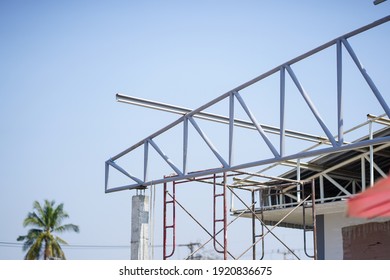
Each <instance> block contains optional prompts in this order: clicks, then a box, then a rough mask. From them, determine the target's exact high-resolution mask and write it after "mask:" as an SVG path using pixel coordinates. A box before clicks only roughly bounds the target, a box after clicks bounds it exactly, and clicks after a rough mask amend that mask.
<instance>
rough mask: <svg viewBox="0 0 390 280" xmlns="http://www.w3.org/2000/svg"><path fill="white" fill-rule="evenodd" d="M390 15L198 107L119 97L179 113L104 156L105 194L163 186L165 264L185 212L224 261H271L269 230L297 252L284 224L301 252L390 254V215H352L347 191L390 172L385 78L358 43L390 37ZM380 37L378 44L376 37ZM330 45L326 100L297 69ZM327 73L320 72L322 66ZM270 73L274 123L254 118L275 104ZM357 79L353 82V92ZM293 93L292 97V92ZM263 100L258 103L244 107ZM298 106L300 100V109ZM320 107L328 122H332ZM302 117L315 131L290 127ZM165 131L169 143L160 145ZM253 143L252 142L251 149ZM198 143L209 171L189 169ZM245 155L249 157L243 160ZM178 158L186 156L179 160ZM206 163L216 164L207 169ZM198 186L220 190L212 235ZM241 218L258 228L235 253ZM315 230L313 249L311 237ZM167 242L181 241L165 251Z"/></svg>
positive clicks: (355, 255) (389, 111)
mask: <svg viewBox="0 0 390 280" xmlns="http://www.w3.org/2000/svg"><path fill="white" fill-rule="evenodd" d="M389 20H390V16H387V17H385V18H382V19H380V20H378V21H375V22H373V23H371V24H369V25H366V26H363V27H361V28H359V29H356V30H354V31H352V32H350V33H347V34H345V35H343V36H340V37H338V38H336V39H334V40H331V41H329V42H327V43H325V44H323V45H321V46H319V47H317V48H315V49H313V50H311V51H309V52H307V53H304V54H302V55H300V56H298V57H296V58H294V59H292V60H290V61H287V62H286V63H283V64H281V65H279V66H277V67H275V68H273V69H271V70H269V71H267V72H265V73H263V74H262V75H260V76H258V77H256V78H254V79H252V80H250V81H248V82H246V83H244V84H242V85H240V86H238V87H236V88H234V89H232V90H230V91H228V92H226V93H225V94H223V95H221V96H219V97H217V98H215V99H213V100H212V101H210V102H208V103H206V104H204V105H202V106H200V107H199V108H197V109H189V108H184V107H180V106H176V105H170V104H164V103H159V102H156V101H151V100H145V99H141V98H136V97H131V96H127V95H124V94H117V100H118V101H120V102H124V103H128V104H133V105H138V106H144V107H147V108H152V109H157V110H162V111H167V112H170V113H174V114H179V115H180V117H179V118H178V119H177V120H176V121H174V122H172V123H171V124H169V125H167V126H166V127H164V128H162V129H160V130H158V131H157V132H155V133H153V134H152V135H149V136H148V137H146V138H144V139H143V140H141V141H139V142H138V143H136V144H134V145H132V146H131V147H129V148H128V149H126V150H124V151H123V152H121V153H119V154H117V155H115V156H113V157H111V158H110V159H109V160H107V161H106V163H105V164H106V165H105V166H106V169H105V178H106V181H105V192H106V193H112V192H117V191H123V190H133V189H134V190H136V189H145V188H148V187H150V186H152V185H161V186H162V187H163V188H164V191H163V194H164V197H163V209H164V210H163V212H164V213H163V219H164V221H163V229H162V232H163V243H164V244H163V259H169V258H171V257H173V256H174V253H175V242H176V241H175V240H176V237H177V236H176V226H177V225H176V216H175V215H176V211H177V209H178V208H180V209H181V210H183V211H184V212H186V213H187V214H188V216H189V217H190V218H192V219H193V220H194V221H195V222H196V223H197V224H198V225H199V226H200V227H201V228H202V229H203V230H204V231H205V233H206V234H207V235H208V236H209V240H208V241H207V242H205V243H204V244H202V245H201V246H199V248H198V249H200V248H202V247H203V246H204V245H205V244H207V243H209V242H211V243H213V246H214V248H215V251H216V252H218V253H220V254H221V255H223V258H224V259H240V258H242V257H243V256H244V255H247V254H248V253H249V252H250V253H251V255H252V258H253V259H262V258H264V240H265V237H266V236H267V235H272V236H273V237H274V238H276V239H277V240H278V241H280V242H281V244H283V245H284V246H285V247H286V250H287V251H286V252H288V253H289V254H292V255H293V256H295V257H296V258H299V257H298V256H297V255H296V253H295V252H294V250H293V249H291V248H289V246H288V245H287V244H285V243H284V242H283V240H281V238H279V237H278V236H277V235H276V234H275V233H274V231H273V230H274V229H275V228H276V227H287V228H296V229H300V230H302V231H303V236H304V242H303V247H304V251H305V254H306V256H307V257H310V258H314V259H361V258H363V259H390V250H388V248H389V246H390V244H389V242H390V238H389V237H390V222H389V218H378V219H374V220H363V219H352V218H350V217H347V216H346V214H345V213H346V207H347V203H346V201H347V199H348V198H349V197H351V196H353V195H355V194H357V193H359V192H361V191H363V190H365V189H366V188H369V187H371V186H372V185H373V184H374V182H375V181H376V180H377V179H379V178H381V177H386V176H387V173H388V172H389V170H390V120H389V117H390V108H389V91H390V85H389V79H387V81H384V80H383V78H380V79H381V83H380V85H381V87H382V89H379V87H378V86H377V84H376V83H375V82H374V80H375V77H374V76H372V75H370V74H369V69H366V68H365V67H364V66H363V64H362V63H361V61H360V60H359V58H358V55H357V53H356V52H355V50H354V48H353V47H352V44H351V43H350V41H353V40H354V39H355V38H356V37H359V36H363V35H364V34H367V33H370V32H371V31H372V29H376V30H378V31H377V32H383V38H385V37H387V35H388V34H389V25H388V24H387V23H388V21H389ZM356 40H358V39H356ZM373 44H374V46H375V42H374V43H373ZM329 50H334V62H335V63H334V65H333V67H332V68H331V69H332V71H333V72H332V73H331V74H330V75H332V74H333V73H334V81H335V83H334V85H333V86H332V87H330V89H333V91H332V92H330V90H328V89H326V91H329V92H326V95H327V97H326V99H325V100H327V101H329V102H324V101H323V99H321V98H323V95H324V92H322V90H321V89H320V92H318V93H316V92H311V91H310V90H306V89H305V87H304V83H303V82H302V80H301V79H298V76H300V75H298V73H302V68H300V64H304V63H305V62H306V61H309V62H308V63H310V61H311V60H313V59H314V58H315V57H316V56H320V55H321V54H323V53H325V54H324V55H329ZM332 52H333V51H332ZM388 58H389V55H388V54H384V55H383V56H382V59H383V60H386V59H387V62H384V64H385V65H387V66H388V64H389V63H388V62H389V61H388ZM347 59H348V60H347ZM314 61H316V60H315V59H314ZM348 63H349V64H348ZM351 65H352V66H353V67H352V66H351ZM304 67H306V66H303V68H304ZM299 69H301V71H300V70H299ZM319 69H322V68H321V65H316V67H315V69H312V68H310V69H309V71H311V72H313V71H319V73H320V70H319ZM326 69H327V68H325V67H324V69H323V71H325V70H326ZM351 69H353V71H356V72H357V73H358V79H357V77H356V76H353V78H351V79H349V78H348V77H349V76H348V74H347V73H346V72H347V71H352V70H351ZM375 73H378V71H377V72H375ZM301 75H302V74H301ZM323 75H324V74H322V73H321V74H318V79H317V80H316V81H306V82H307V83H310V82H312V83H313V84H314V85H315V84H316V83H323V84H328V83H329V81H328V80H327V79H325V81H323V80H322V79H323V77H322V76H323ZM269 80H271V81H276V84H277V90H276V93H275V92H272V96H273V97H275V96H276V97H277V98H276V100H277V102H276V106H274V107H273V108H274V110H273V111H272V112H273V114H271V115H272V116H271V118H272V117H273V118H274V119H276V121H275V120H273V121H272V123H273V125H269V124H263V123H261V122H259V121H258V119H259V118H258V116H259V115H260V116H261V120H263V118H264V114H262V110H266V109H267V106H268V104H270V105H269V106H273V104H274V103H272V102H271V101H269V100H268V98H269V96H270V95H267V93H266V91H267V90H268V89H269V88H267V90H264V88H262V87H261V85H262V84H263V83H265V84H267V85H268V81H269ZM349 83H351V84H352V86H351V87H350V88H348V89H347V86H348V85H349ZM310 85H311V84H310ZM354 85H358V86H356V87H353V86H354ZM251 89H253V91H251ZM291 91H294V92H295V94H296V95H295V96H294V97H292V96H293V95H292V93H291ZM253 92H255V93H253ZM309 92H311V94H309ZM319 95H320V96H319ZM256 97H257V98H258V99H256V100H257V101H255V102H253V101H250V102H248V100H250V98H256ZM366 98H367V100H370V101H369V102H368V101H366ZM253 100H255V99H253ZM321 100H322V101H321ZM298 102H300V103H299V104H301V105H300V106H301V107H299V108H298V109H297V107H296V105H295V104H296V103H298ZM370 102H371V103H370ZM260 104H261V105H260ZM371 104H374V105H372V106H371ZM221 107H223V109H222V110H220V111H223V112H227V114H226V115H223V114H221V113H219V112H220V111H219V112H218V113H214V112H213V110H214V111H215V110H217V109H216V108H218V109H219V108H221ZM259 107H261V109H259ZM320 112H322V113H324V112H325V113H327V114H330V115H331V116H332V117H331V118H324V117H323V115H322V114H321V113H320ZM238 115H240V117H238ZM268 115H270V114H268ZM291 116H292V117H291ZM299 116H301V118H300V120H301V122H304V123H299V124H296V126H297V127H303V128H304V129H305V128H306V126H307V128H308V130H309V131H312V130H311V129H310V128H309V127H311V125H313V126H315V127H316V128H317V129H318V130H316V133H312V132H302V131H298V130H295V129H288V127H289V126H293V125H292V124H291V122H294V121H295V120H294V118H299ZM329 119H330V120H332V121H333V123H330V121H329ZM213 124H216V125H219V126H218V129H215V130H214V128H215V126H213ZM210 127H212V128H211V129H210ZM220 127H223V128H220ZM178 131H180V132H179V133H178ZM221 133H222V134H221ZM223 133H225V134H223ZM172 135H173V136H172ZM216 135H219V137H216ZM164 137H165V138H168V139H170V141H168V144H167V142H164V141H163V140H162V139H164ZM196 137H197V138H196ZM195 138H196V140H195ZM249 140H251V141H252V142H251V143H255V145H254V146H250V144H248V143H249V142H247V141H249ZM175 141H176V142H175ZM177 143H179V145H178V144H177ZM169 145H173V146H174V149H173V150H174V152H173V153H172V154H170V153H167V152H166V150H168V149H169V148H167V147H168V146H169ZM201 145H203V146H202V149H201V151H202V152H199V153H201V154H202V155H201V156H202V157H204V158H207V160H204V161H203V163H204V165H205V168H201V169H192V166H196V164H194V162H193V161H194V159H193V158H196V156H197V155H196V151H200V148H198V147H200V146H201ZM178 147H180V148H179V149H178ZM205 147H206V148H205ZM194 151H195V152H194ZM204 151H206V152H204ZM221 151H224V152H221ZM244 154H245V155H247V158H248V159H246V158H245V159H244V160H243V158H244V157H243V155H244ZM132 155H136V156H138V157H139V158H138V160H137V161H136V162H137V164H138V165H139V166H140V167H142V168H141V169H142V171H141V172H138V174H135V173H134V172H133V171H132V170H130V169H131V167H130V168H129V164H126V158H127V157H129V156H132ZM237 155H239V156H237ZM174 158H176V159H177V158H179V159H180V161H181V164H180V165H178V164H177V162H175V160H173V159H174ZM152 160H156V161H158V162H159V163H161V166H162V168H161V169H159V170H151V168H150V166H151V161H152ZM198 160H199V159H198ZM207 161H210V162H211V163H210V164H209V163H207V164H206V162H207ZM132 162H134V161H132ZM209 165H212V166H211V167H210V166H209ZM138 169H139V168H138ZM254 169H256V170H254ZM134 170H136V169H134ZM113 172H117V173H119V174H120V175H122V176H125V177H126V178H127V180H128V184H125V185H119V186H118V185H116V181H115V180H114V179H112V177H111V176H112V173H113ZM161 172H164V173H163V174H161ZM194 182H197V183H204V184H207V185H210V186H211V187H212V188H213V192H212V193H213V194H212V201H213V211H212V221H213V222H212V223H213V224H212V230H209V229H208V227H207V226H204V225H203V224H202V223H200V222H199V221H198V220H197V219H196V218H195V217H194V216H193V215H191V213H190V211H188V210H187V209H186V207H185V206H184V205H183V204H181V203H180V202H179V201H180V199H179V198H178V197H177V188H178V187H179V186H178V185H179V184H186V183H191V184H192V183H194ZM238 218H247V219H251V229H250V231H251V233H252V234H251V236H252V240H251V241H250V243H251V245H250V246H248V247H247V248H243V250H242V253H239V254H237V253H232V252H230V251H229V244H228V236H227V231H228V228H229V226H230V225H231V223H233V222H234V221H235V220H236V219H238ZM309 235H310V238H309V239H310V240H311V241H310V242H312V243H311V244H308V240H307V239H308V238H307V237H308V236H309ZM168 245H173V246H172V248H168ZM309 248H310V249H309ZM362 252H364V255H362ZM195 253H196V250H192V252H191V254H190V255H189V256H188V257H187V258H188V259H190V258H191V256H193V254H195Z"/></svg>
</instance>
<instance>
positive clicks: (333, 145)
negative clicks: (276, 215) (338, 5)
mask: <svg viewBox="0 0 390 280" xmlns="http://www.w3.org/2000/svg"><path fill="white" fill-rule="evenodd" d="M389 20H390V16H387V17H385V18H382V19H380V20H378V21H375V22H373V23H371V24H369V25H366V26H364V27H361V28H359V29H357V30H355V31H353V32H350V33H347V34H345V35H343V36H341V37H338V38H336V39H334V40H332V41H330V42H328V43H326V44H323V45H321V46H319V47H317V48H315V49H313V50H311V51H309V52H307V53H305V54H303V55H300V56H298V57H296V58H294V59H292V60H290V61H288V62H286V63H283V64H282V65H279V66H277V67H275V68H273V69H271V70H270V71H268V72H266V73H264V74H262V75H260V76H258V77H256V78H254V79H252V80H250V81H248V82H246V83H244V84H242V85H240V86H238V87H236V88H234V89H232V90H230V91H228V92H226V93H225V94H223V95H221V96H219V97H217V98H215V99H214V100H212V101H210V102H208V103H206V104H204V105H203V106H201V107H199V108H197V109H195V110H191V109H187V108H181V107H178V106H173V105H168V104H162V103H157V102H154V101H148V100H142V99H139V98H134V97H129V96H125V95H120V94H118V95H117V98H118V100H119V101H122V102H127V103H131V104H136V105H142V106H146V107H151V108H155V109H160V110H165V111H169V112H173V113H177V114H181V115H182V116H181V117H179V118H178V119H177V120H176V121H174V122H173V123H171V124H170V125H168V126H166V127H164V128H162V129H160V130H158V131H157V132H155V133H153V134H152V135H150V136H148V137H146V138H144V139H143V140H141V141H140V142H138V143H136V144H135V145H133V146H131V147H130V148H128V149H126V150H124V151H123V152H121V153H119V154H117V155H115V156H113V157H111V158H110V159H109V160H107V161H106V163H105V192H106V193H111V192H116V191H121V190H129V189H137V188H145V187H147V186H150V185H152V184H153V185H154V184H161V183H166V182H170V181H177V180H184V179H191V178H196V177H201V176H205V175H211V174H216V173H224V172H231V171H237V170H244V169H246V168H250V167H255V166H262V165H266V164H282V163H284V164H286V163H288V162H291V161H297V162H298V165H299V162H300V160H301V159H304V158H309V157H314V156H320V155H324V154H332V153H337V152H342V151H349V150H356V149H361V148H365V147H370V149H371V151H372V150H373V147H374V146H376V145H380V144H384V143H387V142H389V141H390V136H382V137H376V138H374V137H370V138H369V139H361V140H360V141H356V142H353V143H348V142H345V141H344V135H345V133H346V132H345V131H344V130H345V128H344V124H343V123H344V118H343V111H344V108H345V106H347V104H344V103H343V91H342V84H343V75H342V50H343V49H345V50H346V52H347V53H348V54H349V55H350V57H351V58H352V60H353V62H354V63H355V65H356V67H357V69H358V70H359V71H360V73H361V75H362V77H363V79H364V81H365V82H366V83H367V84H368V86H369V88H370V89H371V91H372V94H373V95H374V96H375V98H376V100H377V101H378V104H379V105H380V106H381V108H382V109H383V111H384V112H385V115H384V116H382V117H386V116H387V118H389V117H390V108H389V105H388V103H387V101H386V100H385V98H384V96H383V95H382V94H381V92H380V91H379V89H378V88H377V86H376V85H375V83H374V82H373V80H372V78H371V77H370V75H369V74H368V72H367V70H366V69H365V68H364V67H363V65H362V64H361V62H360V61H359V59H358V57H357V55H356V53H355V52H354V50H353V49H352V47H351V45H350V43H349V41H348V39H349V38H351V37H353V36H355V35H358V34H360V33H362V32H365V31H367V30H369V29H371V28H373V27H376V26H378V25H381V24H384V23H386V22H388V21H389ZM331 46H336V70H337V89H336V91H337V92H336V94H337V135H332V133H331V130H330V129H329V127H328V125H327V124H326V122H325V121H324V119H323V118H322V116H321V115H320V113H319V111H318V110H317V107H316V105H315V104H314V102H313V101H312V99H311V97H310V95H309V94H308V92H307V91H306V90H305V89H304V87H303V85H302V83H301V82H300V80H299V79H298V77H297V75H296V73H295V72H294V70H293V69H292V66H293V65H294V64H296V63H298V62H300V61H302V60H304V59H306V58H308V57H310V56H312V55H314V54H316V53H318V52H321V51H323V50H325V49H327V48H329V47H331ZM278 72H279V75H280V78H279V80H280V87H279V89H280V96H279V97H280V106H279V112H278V114H279V116H280V124H279V127H274V126H269V125H264V124H260V123H259V122H258V120H257V119H256V116H255V115H254V114H253V112H252V111H251V109H250V108H249V106H248V104H247V103H245V101H244V98H243V97H242V95H241V93H240V91H242V90H243V89H246V88H248V87H250V86H251V85H254V84H255V83H259V82H261V81H262V80H263V79H265V78H267V77H269V76H271V75H273V74H275V73H278ZM286 73H287V74H286ZM287 75H288V76H290V78H291V80H292V81H293V83H294V85H295V86H296V88H297V89H298V91H299V93H300V94H301V96H302V98H303V99H304V101H305V104H306V106H307V107H308V108H309V109H310V111H311V112H312V117H313V118H314V119H315V121H316V122H317V123H318V124H319V126H320V127H321V128H322V131H323V135H311V134H306V133H302V132H297V131H292V130H287V129H286V128H285V91H286V90H285V84H286V76H287ZM223 100H228V101H229V102H228V104H229V106H228V112H229V116H221V115H216V114H211V113H207V112H205V110H206V109H207V108H209V107H210V106H212V105H215V104H217V103H220V102H222V101H223ZM236 106H240V107H241V108H242V109H243V111H244V112H245V113H246V115H247V117H248V118H249V120H250V121H244V120H239V119H236V118H235V107H236ZM308 117H309V116H308ZM196 118H201V119H206V120H209V121H217V122H221V123H225V124H227V125H228V126H229V145H228V146H229V148H228V156H227V157H226V158H225V157H223V156H222V154H221V153H220V152H219V150H218V146H217V145H215V144H214V143H212V142H211V140H210V138H209V137H208V136H207V134H206V133H205V132H204V130H202V128H201V126H200V125H199V124H198V122H197V121H196ZM387 118H384V119H385V122H386V121H387V120H388V119H387ZM178 125H182V126H183V134H182V135H181V137H182V142H183V151H182V165H181V167H179V166H178V165H176V164H175V163H174V162H173V161H172V160H171V158H170V157H169V156H168V155H167V154H165V153H164V151H163V150H162V149H161V148H160V147H159V145H158V144H157V143H156V142H155V141H154V138H156V137H157V136H159V135H161V134H164V133H165V132H167V131H169V130H171V129H172V128H173V127H176V126H178ZM189 126H192V127H193V128H194V129H195V131H196V132H197V133H198V134H199V136H200V137H201V138H202V139H203V141H204V142H205V143H206V144H207V146H208V147H209V149H210V151H211V152H212V154H213V155H214V157H215V158H216V159H217V160H218V162H219V163H220V165H219V166H216V167H215V168H212V169H208V170H202V171H189V170H188V168H187V166H188V157H187V154H188V141H189ZM235 126H240V127H245V128H248V129H254V130H256V131H257V132H258V133H259V135H260V136H261V138H260V139H261V140H260V141H261V143H265V144H266V146H267V147H268V149H269V151H270V152H271V154H272V156H271V157H267V158H262V159H261V160H257V161H252V162H246V163H243V164H234V162H233V152H234V151H233V150H234V149H233V147H234V145H233V144H234V143H233V140H234V133H235ZM269 133H272V134H277V135H279V144H280V145H279V149H277V148H276V147H275V146H274V144H273V143H272V141H270V139H269V137H268V134H269ZM286 137H293V138H296V139H299V140H300V141H311V142H316V143H318V145H316V146H315V147H317V146H319V145H326V146H325V147H321V148H317V149H306V150H303V151H301V152H298V153H288V152H286V149H285V142H286ZM139 147H143V149H144V153H143V169H144V170H143V177H142V178H140V177H136V176H134V175H132V174H131V172H130V171H129V170H126V169H125V168H123V167H121V166H120V165H119V164H118V163H117V162H116V161H117V160H118V159H120V158H122V157H124V156H126V155H127V154H129V153H131V152H133V151H134V150H135V149H137V148H139ZM150 148H152V149H154V150H155V151H156V152H157V153H158V154H159V155H160V157H161V158H162V159H163V160H164V161H165V162H166V163H167V164H168V166H170V168H171V169H172V171H173V172H174V173H175V176H169V177H165V178H149V177H148V174H149V149H150ZM371 158H372V157H371ZM371 163H372V164H371V166H372V168H374V164H373V162H371ZM110 168H114V169H116V170H118V171H119V172H121V173H122V174H123V175H125V176H127V177H128V178H129V179H130V180H129V181H130V183H129V184H126V185H124V186H116V187H109V171H110ZM327 179H328V180H331V179H329V178H327Z"/></svg>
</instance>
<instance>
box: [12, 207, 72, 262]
mask: <svg viewBox="0 0 390 280" xmlns="http://www.w3.org/2000/svg"><path fill="white" fill-rule="evenodd" d="M66 218H69V215H68V213H66V212H65V211H64V204H63V203H61V204H59V205H57V206H55V201H54V200H53V201H48V200H45V202H44V205H43V207H42V206H41V204H40V203H39V202H38V201H34V203H33V212H29V213H28V214H27V217H26V218H25V219H24V221H23V226H24V227H27V226H31V227H33V228H31V229H29V231H28V232H27V235H21V236H19V237H18V238H17V241H24V244H23V250H24V251H27V254H26V256H25V259H26V260H38V259H40V258H41V257H43V259H45V260H47V259H65V255H64V252H63V251H62V248H61V244H67V243H66V241H65V240H63V239H61V238H60V237H58V236H55V235H54V233H62V232H65V231H74V232H79V227H78V226H76V225H74V224H65V225H63V224H62V222H63V220H64V219H66Z"/></svg>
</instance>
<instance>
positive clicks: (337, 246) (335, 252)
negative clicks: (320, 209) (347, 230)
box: [324, 212, 389, 260]
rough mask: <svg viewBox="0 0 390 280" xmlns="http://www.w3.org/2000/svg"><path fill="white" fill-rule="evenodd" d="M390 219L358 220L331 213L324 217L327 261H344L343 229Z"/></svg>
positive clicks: (342, 214) (343, 214)
mask: <svg viewBox="0 0 390 280" xmlns="http://www.w3.org/2000/svg"><path fill="white" fill-rule="evenodd" d="M388 220H389V219H373V220H367V219H356V218H348V217H346V216H345V213H343V212H340V213H330V214H325V215H324V231H325V232H324V237H325V259H326V260H342V259H343V237H342V234H341V229H342V228H343V227H347V226H353V225H359V224H365V223H368V222H370V223H371V222H384V221H388Z"/></svg>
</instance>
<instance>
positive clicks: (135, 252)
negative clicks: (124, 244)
mask: <svg viewBox="0 0 390 280" xmlns="http://www.w3.org/2000/svg"><path fill="white" fill-rule="evenodd" d="M148 244H149V196H145V195H143V194H137V195H134V196H133V197H132V205H131V259H132V260H148V259H149V246H148Z"/></svg>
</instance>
